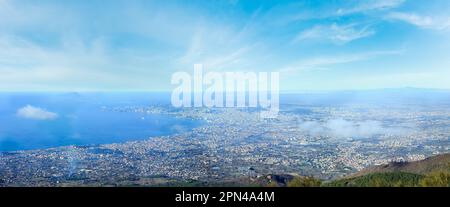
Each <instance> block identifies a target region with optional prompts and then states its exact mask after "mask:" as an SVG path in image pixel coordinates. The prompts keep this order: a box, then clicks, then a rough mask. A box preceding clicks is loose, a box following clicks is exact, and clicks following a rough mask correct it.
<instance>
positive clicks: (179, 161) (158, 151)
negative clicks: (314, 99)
mask: <svg viewBox="0 0 450 207" xmlns="http://www.w3.org/2000/svg"><path fill="white" fill-rule="evenodd" d="M104 110H115V111H120V112H123V113H168V114H171V115H173V116H178V117H183V118H191V119H200V120H202V121H203V122H204V124H203V125H201V126H200V127H197V128H194V129H193V130H191V131H189V132H187V133H184V132H183V133H179V134H174V135H170V136H163V137H152V138H149V139H147V140H143V141H132V142H126V143H116V144H104V145H95V146H65V147H58V148H51V149H42V150H29V151H16V152H3V153H1V154H0V186H64V185H117V184H124V185H127V184H142V185H146V184H158V183H157V182H158V179H161V180H167V179H176V180H194V181H195V180H200V181H202V182H221V181H226V180H237V179H241V178H248V179H253V178H257V177H260V176H265V175H267V174H274V173H296V174H301V175H311V176H315V177H318V178H322V179H334V178H338V177H342V176H345V175H348V174H350V173H353V172H356V171H358V170H361V169H363V168H365V167H367V166H370V165H376V164H382V163H387V162H390V161H393V160H395V161H410V160H419V159H423V158H425V157H427V156H430V155H433V154H439V153H444V152H449V151H450V129H449V127H450V119H449V118H450V110H449V109H448V107H432V108H430V107H426V108H425V107H420V106H404V107H397V108H387V107H384V106H369V105H366V106H359V105H354V106H352V105H347V106H302V105H289V106H285V107H283V108H282V111H281V112H280V114H279V116H278V117H277V118H276V119H261V118H260V117H259V112H258V111H257V110H254V109H253V110H250V109H235V108H224V109H207V108H188V109H179V110H174V109H170V108H169V107H161V106H152V107H126V108H113V109H104ZM368 120H369V121H368Z"/></svg>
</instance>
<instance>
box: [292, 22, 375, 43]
mask: <svg viewBox="0 0 450 207" xmlns="http://www.w3.org/2000/svg"><path fill="white" fill-rule="evenodd" d="M373 34H375V31H374V30H372V29H370V28H369V26H363V27H359V26H357V25H355V24H350V25H342V26H340V25H337V24H332V25H329V26H322V25H319V26H315V27H313V28H311V29H308V30H306V31H303V32H301V33H300V34H298V35H297V37H296V38H295V39H294V40H293V42H295V43H296V42H300V41H303V40H328V41H331V42H333V43H335V44H345V43H348V42H351V41H353V40H357V39H361V38H364V37H368V36H371V35H373Z"/></svg>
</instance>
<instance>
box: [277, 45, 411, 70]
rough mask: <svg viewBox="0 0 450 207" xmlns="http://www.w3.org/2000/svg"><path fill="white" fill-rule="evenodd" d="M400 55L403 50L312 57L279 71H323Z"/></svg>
mask: <svg viewBox="0 0 450 207" xmlns="http://www.w3.org/2000/svg"><path fill="white" fill-rule="evenodd" d="M402 53H403V50H381V51H371V52H365V53H355V54H344V55H334V56H322V57H314V58H309V59H303V60H299V61H296V62H294V63H291V64H289V65H287V66H285V67H283V68H281V69H280V70H279V71H280V72H288V73H289V72H299V71H311V70H324V69H329V68H331V67H333V66H335V65H340V64H347V63H353V62H359V61H364V60H369V59H372V58H376V57H379V56H386V55H399V54H402Z"/></svg>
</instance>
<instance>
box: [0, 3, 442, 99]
mask: <svg viewBox="0 0 450 207" xmlns="http://www.w3.org/2000/svg"><path fill="white" fill-rule="evenodd" d="M194 63H203V64H204V65H205V67H206V70H208V71H279V72H280V78H281V89H282V90H329V89H335V90H339V89H369V88H394V87H425V88H447V89H449V88H450V1H448V0H426V1H425V0H367V1H364V0H342V1H338V0H330V1H326V0H324V1H316V0H309V1H292V2H290V1H260V2H258V1H250V0H249V1H240V0H230V1H206V0H205V1H192V2H190V1H162V0H158V1H132V0H126V1H114V0H109V1H104V0H86V1H83V0H64V1H61V0H58V1H45V0H42V1H35V0H33V1H21V0H0V90H2V91H24V90H25V91H29V90H62V91H83V90H152V91H159V90H171V89H172V88H174V87H175V86H172V85H170V78H171V75H172V73H174V72H176V71H188V72H192V71H193V64H194Z"/></svg>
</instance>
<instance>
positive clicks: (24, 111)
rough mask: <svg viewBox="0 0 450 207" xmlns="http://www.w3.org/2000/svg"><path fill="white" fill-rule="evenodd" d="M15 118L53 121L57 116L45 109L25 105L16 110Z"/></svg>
mask: <svg viewBox="0 0 450 207" xmlns="http://www.w3.org/2000/svg"><path fill="white" fill-rule="evenodd" d="M17 116H19V117H21V118H25V119H34V120H53V119H56V118H58V114H56V113H53V112H50V111H47V110H45V109H42V108H39V107H34V106H31V105H27V106H25V107H22V108H20V109H18V110H17Z"/></svg>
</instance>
